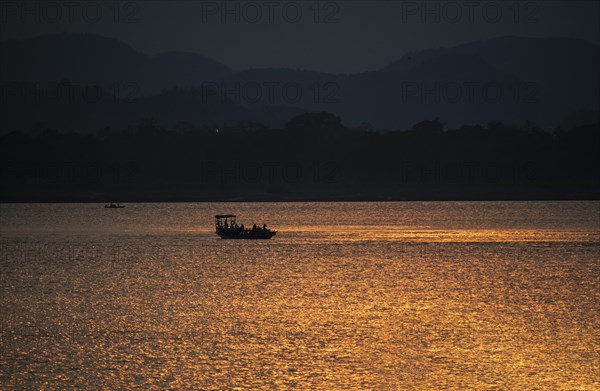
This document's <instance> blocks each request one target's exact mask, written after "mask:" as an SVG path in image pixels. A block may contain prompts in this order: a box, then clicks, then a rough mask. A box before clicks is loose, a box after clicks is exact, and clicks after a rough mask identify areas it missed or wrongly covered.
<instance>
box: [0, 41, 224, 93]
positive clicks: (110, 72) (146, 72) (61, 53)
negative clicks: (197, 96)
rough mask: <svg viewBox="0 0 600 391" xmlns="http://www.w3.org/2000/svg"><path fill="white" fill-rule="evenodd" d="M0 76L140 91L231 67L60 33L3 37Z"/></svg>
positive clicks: (216, 75) (188, 82)
mask: <svg viewBox="0 0 600 391" xmlns="http://www.w3.org/2000/svg"><path fill="white" fill-rule="evenodd" d="M0 53H2V59H1V60H0V69H1V70H2V72H1V73H0V82H2V83H7V82H22V81H26V82H38V83H48V84H50V83H57V82H58V81H60V80H62V79H68V80H71V81H73V82H76V83H79V84H82V85H88V84H96V85H99V86H101V87H102V88H103V89H105V90H107V91H113V90H114V89H115V88H119V87H120V88H123V86H124V85H130V86H131V85H135V88H136V93H137V94H139V95H146V94H153V93H157V92H160V90H161V89H163V88H171V87H175V86H179V87H190V86H197V85H200V84H201V83H203V82H208V81H215V80H219V79H221V78H223V77H225V76H227V75H229V74H231V73H232V72H233V71H232V70H231V69H229V68H228V67H227V66H225V65H223V64H220V63H218V62H217V61H214V60H212V59H210V58H207V57H204V56H202V55H199V54H195V53H182V52H168V53H162V54H158V55H155V56H148V55H145V54H143V53H140V52H137V51H135V50H134V49H132V48H131V47H130V46H129V45H127V44H125V43H123V42H121V41H119V40H117V39H112V38H106V37H102V36H97V35H91V34H75V33H60V34H52V35H45V36H40V37H36V38H32V39H25V40H11V41H0Z"/></svg>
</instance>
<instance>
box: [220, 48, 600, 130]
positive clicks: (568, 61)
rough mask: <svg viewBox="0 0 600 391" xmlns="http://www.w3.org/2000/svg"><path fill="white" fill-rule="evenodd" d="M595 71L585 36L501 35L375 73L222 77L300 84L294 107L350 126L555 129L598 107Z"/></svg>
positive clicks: (596, 58) (597, 63) (595, 56)
mask: <svg viewBox="0 0 600 391" xmlns="http://www.w3.org/2000/svg"><path fill="white" fill-rule="evenodd" d="M598 69H600V47H599V46H598V45H594V44H591V43H588V42H586V41H582V40H577V39H567V38H523V37H501V38H496V39H491V40H485V41H477V42H473V43H469V44H465V45H459V46H456V47H453V48H448V49H443V48H440V49H427V50H424V51H419V52H413V53H409V54H407V55H405V56H403V57H402V58H401V59H400V60H398V61H396V62H394V63H392V64H390V65H389V66H387V67H385V68H383V69H381V70H379V71H374V72H366V73H361V74H355V75H343V76H340V75H331V74H324V73H318V72H306V71H294V70H289V69H288V70H284V69H258V70H250V71H243V72H238V73H235V74H232V75H230V76H229V77H228V78H227V81H228V82H229V84H235V83H241V84H242V85H243V84H244V83H263V84H264V83H281V84H286V83H287V84H289V85H296V86H299V88H300V89H302V90H303V91H305V94H303V97H302V98H303V99H302V100H301V101H300V102H299V103H298V105H301V106H302V107H307V108H310V109H311V110H327V111H330V112H333V113H336V114H338V115H340V116H342V117H343V118H344V120H345V121H346V124H347V125H357V124H360V123H364V122H366V123H370V124H371V125H372V126H373V127H374V128H379V129H381V128H383V129H403V128H404V129H406V128H408V127H410V126H411V125H412V124H414V123H415V122H418V121H420V120H422V119H424V118H433V117H435V116H439V117H441V118H443V119H444V120H446V121H447V122H448V123H449V125H459V124H463V123H487V122H489V121H494V120H501V121H504V122H509V123H516V124H519V123H523V122H524V121H527V120H532V121H535V122H536V123H538V124H540V125H542V126H545V127H554V126H557V125H558V124H559V123H560V122H561V121H562V120H563V119H564V117H565V116H567V115H568V114H569V113H572V112H575V111H579V110H590V109H595V108H597V107H599V106H600V80H599V74H600V72H599V71H598ZM318 88H320V89H321V90H320V95H317V96H316V97H315V96H314V95H312V94H311V92H312V91H314V90H315V89H318ZM276 96H277V95H276ZM327 98H328V99H327ZM284 101H285V99H281V100H279V101H276V102H274V103H276V104H277V103H283V102H284ZM288 103H289V102H288Z"/></svg>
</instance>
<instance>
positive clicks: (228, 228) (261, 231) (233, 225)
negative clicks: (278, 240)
mask: <svg viewBox="0 0 600 391" xmlns="http://www.w3.org/2000/svg"><path fill="white" fill-rule="evenodd" d="M215 231H216V233H217V235H219V236H220V237H221V239H271V238H272V237H273V236H275V234H276V233H277V231H272V230H270V229H269V228H267V226H266V224H265V225H263V226H262V228H261V227H257V226H256V225H254V226H253V227H252V228H245V227H244V225H243V224H241V225H238V224H237V221H236V216H235V215H216V216H215Z"/></svg>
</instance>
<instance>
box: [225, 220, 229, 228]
mask: <svg viewBox="0 0 600 391" xmlns="http://www.w3.org/2000/svg"><path fill="white" fill-rule="evenodd" d="M225 228H229V224H227V220H225Z"/></svg>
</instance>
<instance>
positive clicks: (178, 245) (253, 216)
mask: <svg viewBox="0 0 600 391" xmlns="http://www.w3.org/2000/svg"><path fill="white" fill-rule="evenodd" d="M0 208H1V209H0V211H1V224H0V228H1V230H0V233H1V236H0V245H1V247H0V272H1V274H0V286H1V296H0V299H1V306H0V310H1V312H0V326H1V329H0V344H1V345H0V346H1V349H0V353H1V356H0V389H7V390H8V389H32V388H35V389H37V388H45V389H72V388H88V389H99V388H101V389H135V388H138V389H144V390H146V389H165V388H173V389H206V390H212V389H215V390H217V389H250V390H255V389H306V390H334V389H349V390H360V389H375V390H405V389H456V390H465V389H478V390H479V389H494V390H499V389H506V390H516V389H539V390H547V389H577V390H593V389H598V388H600V376H599V373H600V353H599V352H600V349H599V347H600V338H599V333H598V324H600V312H599V307H600V306H599V304H600V292H599V282H600V202H397V203H396V202H390V203H229V204H217V203H173V204H168V203H167V204H127V206H126V208H124V209H114V210H113V209H104V208H103V205H99V204H14V205H12V204H3V205H1V206H0ZM219 213H236V214H237V215H238V220H239V222H243V223H244V224H245V225H246V226H251V225H252V224H253V223H256V224H259V225H262V224H263V222H264V223H267V224H268V225H269V226H270V227H271V228H272V229H275V230H277V231H278V233H277V235H276V236H275V237H274V238H273V239H271V240H266V241H229V240H221V239H219V238H218V237H217V236H216V235H215V233H214V228H213V224H214V222H213V219H214V215H215V214H219Z"/></svg>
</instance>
